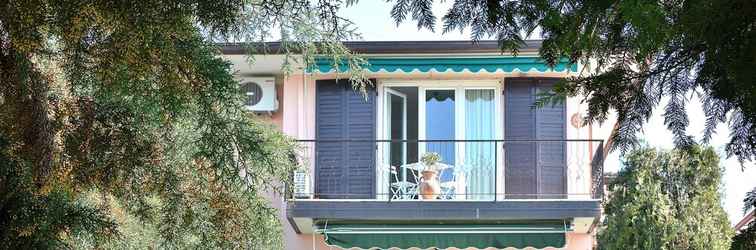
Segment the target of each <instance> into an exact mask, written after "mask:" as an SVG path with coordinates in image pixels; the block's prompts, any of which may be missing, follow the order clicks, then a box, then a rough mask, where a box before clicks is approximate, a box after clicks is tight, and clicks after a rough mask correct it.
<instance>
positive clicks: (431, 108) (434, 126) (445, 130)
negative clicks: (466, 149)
mask: <svg viewBox="0 0 756 250" xmlns="http://www.w3.org/2000/svg"><path fill="white" fill-rule="evenodd" d="M454 94H455V93H454V90H447V89H443V90H439V89H433V90H426V91H425V138H426V139H427V140H454V139H455V137H456V133H455V130H456V126H455V100H454V99H455V97H454ZM425 151H426V152H435V153H438V154H439V155H440V156H441V162H443V163H446V164H449V165H453V164H454V163H455V154H454V153H455V150H454V142H453V141H448V142H428V143H427V144H426V149H425Z"/></svg>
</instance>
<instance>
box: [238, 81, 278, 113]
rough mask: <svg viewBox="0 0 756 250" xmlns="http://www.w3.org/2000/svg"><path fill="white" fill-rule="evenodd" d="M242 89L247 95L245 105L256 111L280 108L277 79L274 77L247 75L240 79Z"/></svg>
mask: <svg viewBox="0 0 756 250" xmlns="http://www.w3.org/2000/svg"><path fill="white" fill-rule="evenodd" d="M239 83H240V84H241V86H240V89H241V91H242V93H243V94H244V95H245V96H246V99H245V100H244V107H245V108H247V110H249V111H254V112H271V111H276V110H278V100H277V98H276V79H275V78H273V77H245V78H241V79H239Z"/></svg>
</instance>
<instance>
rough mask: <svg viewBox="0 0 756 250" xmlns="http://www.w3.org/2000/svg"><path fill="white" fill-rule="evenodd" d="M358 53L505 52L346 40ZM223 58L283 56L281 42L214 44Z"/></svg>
mask: <svg viewBox="0 0 756 250" xmlns="http://www.w3.org/2000/svg"><path fill="white" fill-rule="evenodd" d="M541 42H542V40H526V41H525V46H522V47H521V48H520V51H519V52H537V51H538V50H539V49H540V48H541ZM343 44H344V46H346V47H347V48H348V49H349V50H351V51H352V52H355V53H358V54H473V53H507V52H508V51H502V50H501V49H500V47H499V41H497V40H480V41H472V40H444V41H347V42H343ZM218 46H220V48H221V53H223V54H224V55H246V54H248V53H249V48H250V47H251V48H253V49H255V50H257V51H262V52H263V53H260V54H283V53H284V51H283V49H282V46H281V42H265V43H218Z"/></svg>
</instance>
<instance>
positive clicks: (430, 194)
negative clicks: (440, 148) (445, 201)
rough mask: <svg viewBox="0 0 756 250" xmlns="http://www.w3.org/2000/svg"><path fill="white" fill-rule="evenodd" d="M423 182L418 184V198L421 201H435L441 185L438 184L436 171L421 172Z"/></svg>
mask: <svg viewBox="0 0 756 250" xmlns="http://www.w3.org/2000/svg"><path fill="white" fill-rule="evenodd" d="M421 174H422V175H423V181H422V182H421V183H420V196H421V197H422V198H423V200H435V199H436V197H438V194H439V193H440V192H441V185H440V184H439V183H438V171H435V170H423V171H422V172H421Z"/></svg>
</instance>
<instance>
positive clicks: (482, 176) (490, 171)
mask: <svg viewBox="0 0 756 250" xmlns="http://www.w3.org/2000/svg"><path fill="white" fill-rule="evenodd" d="M494 94H495V91H494V90H493V89H468V90H465V139H467V140H493V139H495V138H494V131H495V128H494V126H495V124H496V123H495V120H494V117H495V114H494V108H495V102H494V99H495V98H494ZM494 150H496V145H495V142H466V143H465V162H464V169H465V170H464V171H465V172H466V173H465V175H466V179H467V187H466V192H467V194H468V195H467V199H470V200H493V198H494V192H495V190H496V188H495V187H494V182H495V181H494V178H496V171H495V161H496V159H495V153H494Z"/></svg>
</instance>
